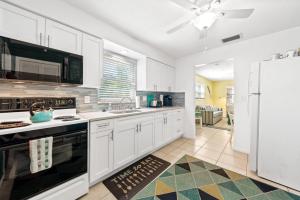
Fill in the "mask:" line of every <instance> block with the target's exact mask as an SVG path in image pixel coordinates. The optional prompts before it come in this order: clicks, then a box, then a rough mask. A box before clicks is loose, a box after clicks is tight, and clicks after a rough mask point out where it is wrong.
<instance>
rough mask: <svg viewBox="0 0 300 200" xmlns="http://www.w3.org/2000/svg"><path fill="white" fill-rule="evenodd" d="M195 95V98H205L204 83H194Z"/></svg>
mask: <svg viewBox="0 0 300 200" xmlns="http://www.w3.org/2000/svg"><path fill="white" fill-rule="evenodd" d="M195 97H196V99H204V98H205V85H204V84H199V83H196V86H195Z"/></svg>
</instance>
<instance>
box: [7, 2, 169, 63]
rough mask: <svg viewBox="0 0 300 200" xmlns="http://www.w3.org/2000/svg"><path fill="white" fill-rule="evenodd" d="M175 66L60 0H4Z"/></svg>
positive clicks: (159, 52)
mask: <svg viewBox="0 0 300 200" xmlns="http://www.w3.org/2000/svg"><path fill="white" fill-rule="evenodd" d="M4 1H6V2H9V3H12V4H15V5H17V6H19V7H22V8H25V9H27V10H30V11H33V12H35V13H37V14H41V15H43V16H46V17H48V18H52V19H55V20H57V21H59V22H62V23H64V24H67V25H70V26H72V27H75V28H77V29H80V30H82V31H85V32H88V33H91V34H93V35H96V36H98V37H101V38H103V39H108V40H110V41H113V42H115V43H117V44H119V45H122V46H124V47H127V48H129V49H132V50H134V51H137V52H139V53H142V54H144V55H146V56H148V57H151V58H154V59H157V60H160V61H161V62H164V63H166V64H169V65H172V66H174V59H173V58H172V57H170V56H168V55H167V54H165V53H164V52H161V51H159V50H158V49H155V48H153V47H151V46H149V45H148V44H145V43H142V42H140V41H138V40H136V39H135V38H133V37H130V36H129V35H127V34H125V33H124V32H121V31H119V30H118V29H116V28H114V27H113V26H111V25H109V24H107V23H105V22H104V21H100V20H98V19H96V18H94V17H93V16H91V15H89V14H87V13H85V12H83V11H81V10H79V9H77V8H75V7H73V6H71V5H69V4H67V3H65V2H63V1H60V0H4Z"/></svg>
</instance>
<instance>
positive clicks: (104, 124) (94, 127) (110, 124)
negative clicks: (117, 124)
mask: <svg viewBox="0 0 300 200" xmlns="http://www.w3.org/2000/svg"><path fill="white" fill-rule="evenodd" d="M113 128H114V121H113V120H102V121H96V122H91V127H90V132H91V133H95V132H98V131H102V130H108V129H113Z"/></svg>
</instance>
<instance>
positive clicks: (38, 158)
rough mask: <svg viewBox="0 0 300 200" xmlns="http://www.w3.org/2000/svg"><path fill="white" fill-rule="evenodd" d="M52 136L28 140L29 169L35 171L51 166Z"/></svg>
mask: <svg viewBox="0 0 300 200" xmlns="http://www.w3.org/2000/svg"><path fill="white" fill-rule="evenodd" d="M52 144H53V137H46V138H41V139H36V140H30V141H29V155H30V171H31V173H37V172H40V171H43V170H46V169H49V168H51V166H52Z"/></svg>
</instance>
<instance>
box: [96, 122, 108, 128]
mask: <svg viewBox="0 0 300 200" xmlns="http://www.w3.org/2000/svg"><path fill="white" fill-rule="evenodd" d="M108 125H109V123H105V124H100V125H98V126H97V127H98V128H102V127H105V126H108Z"/></svg>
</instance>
